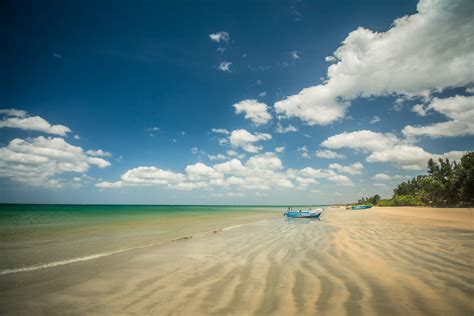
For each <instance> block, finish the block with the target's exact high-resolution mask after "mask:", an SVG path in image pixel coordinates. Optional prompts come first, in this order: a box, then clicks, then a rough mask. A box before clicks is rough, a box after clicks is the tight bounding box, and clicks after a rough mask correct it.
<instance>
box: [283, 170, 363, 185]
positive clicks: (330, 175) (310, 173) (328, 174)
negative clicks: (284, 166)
mask: <svg viewBox="0 0 474 316" xmlns="http://www.w3.org/2000/svg"><path fill="white" fill-rule="evenodd" d="M287 174H288V175H289V177H290V178H296V177H303V178H313V179H326V180H329V181H331V182H335V183H337V184H340V185H343V186H353V185H354V184H353V183H352V181H351V179H349V178H348V177H346V176H344V175H340V174H337V173H336V172H334V171H333V170H331V169H314V168H311V167H306V168H303V169H300V170H295V169H288V171H287Z"/></svg>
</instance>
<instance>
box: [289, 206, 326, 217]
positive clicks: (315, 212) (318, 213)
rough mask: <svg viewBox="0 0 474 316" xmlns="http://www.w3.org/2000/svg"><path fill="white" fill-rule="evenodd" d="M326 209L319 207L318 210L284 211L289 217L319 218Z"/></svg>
mask: <svg viewBox="0 0 474 316" xmlns="http://www.w3.org/2000/svg"><path fill="white" fill-rule="evenodd" d="M323 211H324V209H322V208H318V209H316V210H300V211H289V210H288V211H286V212H285V213H283V215H285V216H286V217H287V218H319V217H320V216H321V214H322V213H323Z"/></svg>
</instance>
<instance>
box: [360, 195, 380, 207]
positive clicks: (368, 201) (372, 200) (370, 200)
mask: <svg viewBox="0 0 474 316" xmlns="http://www.w3.org/2000/svg"><path fill="white" fill-rule="evenodd" d="M379 201H380V195H378V194H376V195H374V196H371V197H366V198H364V197H363V198H361V199H360V200H359V201H357V204H358V205H361V204H363V205H377V204H379Z"/></svg>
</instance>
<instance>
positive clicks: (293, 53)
mask: <svg viewBox="0 0 474 316" xmlns="http://www.w3.org/2000/svg"><path fill="white" fill-rule="evenodd" d="M290 56H291V58H292V59H293V60H298V59H301V56H300V53H299V52H298V51H297V50H292V51H291V52H290Z"/></svg>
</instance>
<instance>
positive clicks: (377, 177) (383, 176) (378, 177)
mask: <svg viewBox="0 0 474 316" xmlns="http://www.w3.org/2000/svg"><path fill="white" fill-rule="evenodd" d="M372 179H374V180H391V179H392V177H391V176H389V175H388V174H385V173H377V174H376V175H375V176H373V177H372Z"/></svg>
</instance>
